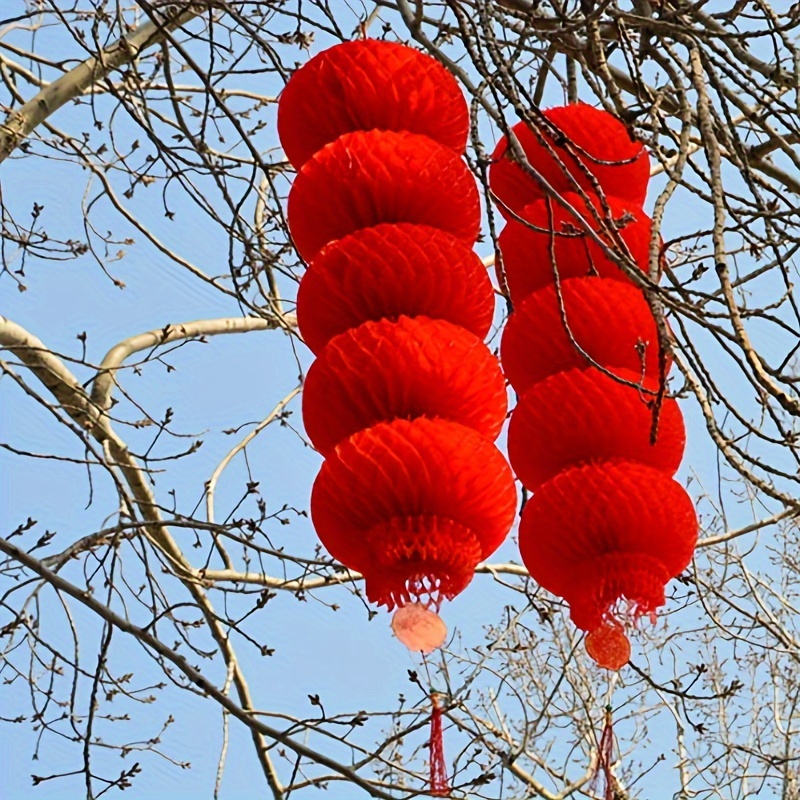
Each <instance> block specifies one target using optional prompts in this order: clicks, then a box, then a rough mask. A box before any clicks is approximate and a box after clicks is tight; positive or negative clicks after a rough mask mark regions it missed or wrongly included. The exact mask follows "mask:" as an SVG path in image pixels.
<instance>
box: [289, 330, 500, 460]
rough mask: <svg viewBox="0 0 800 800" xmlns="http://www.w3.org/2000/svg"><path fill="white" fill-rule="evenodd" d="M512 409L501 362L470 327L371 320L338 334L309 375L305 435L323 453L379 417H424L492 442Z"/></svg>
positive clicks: (305, 398)
mask: <svg viewBox="0 0 800 800" xmlns="http://www.w3.org/2000/svg"><path fill="white" fill-rule="evenodd" d="M506 410H507V399H506V386H505V379H504V378H503V374H502V373H501V372H500V365H499V364H498V362H497V359H496V358H495V357H494V356H493V355H492V353H491V352H490V351H489V349H488V348H487V347H486V345H484V343H483V342H482V341H481V340H480V339H478V338H477V337H476V336H474V335H473V334H471V333H470V332H469V331H466V330H464V328H459V327H458V326H456V325H451V324H450V323H449V322H443V321H441V320H431V319H428V318H427V317H416V318H413V319H410V318H408V317H400V318H399V319H398V320H397V321H396V322H390V321H388V320H381V321H380V322H367V323H364V324H363V325H361V326H360V327H358V328H354V329H352V330H349V331H347V332H345V333H343V334H341V335H339V336H337V337H336V338H335V339H332V340H331V341H330V342H329V344H328V346H327V347H325V349H324V350H323V351H322V352H321V353H320V356H319V358H318V359H317V360H316V361H315V362H314V364H313V365H312V366H311V369H310V370H309V371H308V375H307V376H306V381H305V388H304V391H303V418H304V420H305V423H306V433H307V434H308V437H309V438H310V439H311V441H312V442H313V444H314V446H315V447H316V448H317V449H318V450H319V451H320V452H321V453H322V454H323V455H328V454H329V452H330V450H331V449H332V448H333V447H334V446H335V445H337V444H338V443H339V442H340V441H342V439H345V438H347V437H348V436H351V435H352V434H354V433H356V432H357V431H359V430H362V429H363V428H368V427H370V426H371V425H374V424H375V423H377V422H383V421H389V420H392V419H397V418H403V419H414V418H415V417H420V416H425V417H430V418H437V417H439V418H442V419H448V420H452V421H453V422H460V423H461V424H462V425H466V426H467V427H469V428H473V429H474V430H476V431H478V433H480V434H482V435H483V436H485V437H486V438H487V439H490V440H492V441H493V440H494V439H496V438H497V436H498V435H499V433H500V429H501V427H502V425H503V421H504V420H505V414H506Z"/></svg>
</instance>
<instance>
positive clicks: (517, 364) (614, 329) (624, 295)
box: [500, 278, 659, 393]
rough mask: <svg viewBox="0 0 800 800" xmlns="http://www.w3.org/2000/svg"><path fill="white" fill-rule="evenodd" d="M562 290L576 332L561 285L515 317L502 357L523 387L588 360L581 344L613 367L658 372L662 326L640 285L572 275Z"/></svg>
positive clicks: (528, 302)
mask: <svg viewBox="0 0 800 800" xmlns="http://www.w3.org/2000/svg"><path fill="white" fill-rule="evenodd" d="M561 296H562V300H563V309H564V314H565V317H566V324H567V326H568V328H569V333H570V334H571V338H570V336H569V335H568V333H567V327H565V324H564V321H563V320H562V316H561V304H560V303H559V299H558V295H557V293H556V288H555V286H547V287H545V288H543V289H539V290H538V291H537V292H534V293H533V294H531V295H529V296H528V297H526V298H525V300H523V301H522V303H520V305H519V306H518V307H517V308H516V310H515V311H514V313H513V314H512V315H511V316H510V317H509V320H508V323H507V325H506V329H505V332H504V334H503V340H502V342H501V345H500V357H501V361H502V364H503V370H504V372H505V374H506V377H507V378H508V380H509V381H510V383H511V385H512V386H513V387H514V388H515V389H516V390H517V392H520V393H522V392H524V391H525V390H526V389H528V388H529V387H531V386H532V385H533V384H534V383H536V382H537V381H540V380H543V379H544V378H546V377H547V376H548V375H554V374H555V373H556V372H562V371H563V370H567V369H572V368H573V367H579V368H583V367H586V366H588V365H589V364H590V362H589V361H588V360H587V359H586V358H585V357H584V356H583V355H582V354H581V352H580V350H579V349H578V347H577V346H579V347H580V348H581V349H582V350H583V351H584V352H585V353H586V354H587V355H588V356H589V357H590V358H592V359H593V360H594V361H595V362H596V363H598V364H600V365H602V366H604V367H606V368H610V369H611V371H612V372H613V371H614V370H613V368H614V367H622V368H624V369H629V370H632V371H633V372H635V373H637V374H639V375H642V373H643V371H644V374H646V375H647V376H648V377H651V378H657V377H658V374H659V366H658V363H659V342H658V331H657V330H656V324H655V320H654V319H653V314H652V312H651V311H650V307H649V306H648V305H647V301H646V300H645V299H644V296H643V295H642V293H641V291H640V290H639V289H637V288H636V287H635V286H633V285H629V284H625V283H622V282H621V281H609V280H604V279H602V278H570V279H569V280H566V281H564V282H563V283H562V284H561ZM573 341H574V343H573ZM576 345H577V346H576Z"/></svg>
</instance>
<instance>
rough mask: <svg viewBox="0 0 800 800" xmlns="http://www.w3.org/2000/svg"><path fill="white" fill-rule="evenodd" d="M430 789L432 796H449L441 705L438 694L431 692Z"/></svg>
mask: <svg viewBox="0 0 800 800" xmlns="http://www.w3.org/2000/svg"><path fill="white" fill-rule="evenodd" d="M431 704H432V706H433V709H432V711H431V741H430V745H429V747H430V750H431V781H430V783H431V790H430V795H431V796H432V797H450V783H449V781H448V780H447V764H446V763H445V760H444V742H443V740H442V707H441V705H440V704H439V695H437V694H436V693H435V692H432V693H431Z"/></svg>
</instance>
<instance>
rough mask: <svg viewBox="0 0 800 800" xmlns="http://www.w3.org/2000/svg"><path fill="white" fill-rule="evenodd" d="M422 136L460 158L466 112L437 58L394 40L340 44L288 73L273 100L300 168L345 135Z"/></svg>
mask: <svg viewBox="0 0 800 800" xmlns="http://www.w3.org/2000/svg"><path fill="white" fill-rule="evenodd" d="M373 128H378V129H380V130H387V131H409V132H411V133H420V134H423V135H425V136H428V137H430V138H431V139H434V140H435V141H437V142H440V143H441V144H443V145H444V146H445V147H448V148H450V149H451V150H454V151H455V152H456V153H458V154H459V155H460V154H461V153H463V152H464V148H465V146H466V143H467V135H468V133H469V113H468V110H467V105H466V103H465V102H464V97H463V95H462V94H461V90H460V89H459V88H458V84H457V83H456V81H455V78H453V76H452V75H451V74H450V73H449V72H448V71H447V70H446V69H445V68H444V67H443V66H442V65H441V64H440V63H439V62H438V61H436V60H435V59H434V58H432V57H431V56H429V55H426V54H424V53H420V52H419V51H418V50H413V49H412V48H410V47H406V46H405V45H401V44H395V43H393V42H381V41H377V40H375V39H363V40H359V41H353V42H344V43H342V44H339V45H336V46H335V47H331V48H329V49H327V50H324V51H323V52H321V53H319V54H317V55H316V56H314V57H313V58H312V59H311V60H310V61H309V62H308V63H307V64H305V65H304V66H302V67H301V68H300V69H299V70H297V72H295V73H294V75H292V77H291V79H290V80H289V82H288V83H287V84H286V87H285V88H284V90H283V92H282V93H281V96H280V102H279V103H278V135H279V136H280V139H281V142H283V149H284V150H285V151H286V156H287V158H288V159H289V161H290V162H291V164H292V165H293V166H294V167H295V168H296V169H299V168H300V167H302V166H303V164H305V162H306V161H308V159H309V158H311V157H312V156H313V155H314V153H316V152H317V151H318V150H321V149H322V148H323V147H324V146H325V145H326V144H330V143H331V142H333V141H335V140H336V139H338V138H339V137H340V136H341V135H342V134H343V133H352V132H353V131H369V130H372V129H373Z"/></svg>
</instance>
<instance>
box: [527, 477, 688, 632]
mask: <svg viewBox="0 0 800 800" xmlns="http://www.w3.org/2000/svg"><path fill="white" fill-rule="evenodd" d="M696 541H697V518H696V516H695V511H694V506H693V503H692V501H691V499H690V498H689V496H688V495H687V494H686V491H685V490H684V489H683V487H682V486H681V485H680V484H679V483H677V482H676V481H674V480H673V479H672V478H670V477H669V476H668V475H666V474H665V473H664V472H662V471H660V470H656V469H653V468H652V467H648V466H645V465H643V464H635V463H630V462H619V463H606V464H593V465H586V466H581V467H575V468H573V469H569V470H566V471H564V472H561V473H560V474H559V475H557V476H556V477H555V478H553V479H552V480H550V481H548V482H547V483H545V484H543V485H542V486H540V487H539V488H538V489H537V490H536V493H535V494H534V495H533V498H532V499H531V500H530V501H529V502H528V504H527V505H526V506H525V510H524V512H523V515H522V520H521V522H520V528H519V542H520V551H521V553H522V558H523V560H524V562H525V565H526V567H527V568H528V570H529V571H530V573H531V576H532V577H533V578H534V579H535V580H536V581H537V582H538V583H540V584H541V585H542V586H543V587H544V588H546V589H548V590H549V591H551V592H553V593H554V594H557V595H560V596H561V597H563V598H564V599H565V600H567V602H568V603H569V604H570V613H571V616H572V620H573V622H574V623H575V624H576V625H577V626H578V627H579V628H582V629H583V630H592V629H593V628H596V627H598V626H599V625H600V624H601V622H602V621H603V619H604V618H605V617H606V616H607V615H609V614H610V615H612V616H613V615H614V614H615V613H617V612H618V611H619V609H616V603H617V601H618V600H619V599H620V598H624V600H626V601H627V602H628V605H629V611H630V613H632V614H633V615H634V616H637V615H640V614H648V613H650V612H652V611H654V610H655V609H656V608H658V607H659V606H661V605H663V603H664V584H665V583H666V582H667V581H668V580H669V579H670V578H672V577H674V576H676V575H678V574H679V573H680V572H681V571H682V570H683V569H685V568H686V566H687V565H688V564H689V562H690V561H691V558H692V552H693V550H694V546H695V543H696Z"/></svg>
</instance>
